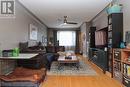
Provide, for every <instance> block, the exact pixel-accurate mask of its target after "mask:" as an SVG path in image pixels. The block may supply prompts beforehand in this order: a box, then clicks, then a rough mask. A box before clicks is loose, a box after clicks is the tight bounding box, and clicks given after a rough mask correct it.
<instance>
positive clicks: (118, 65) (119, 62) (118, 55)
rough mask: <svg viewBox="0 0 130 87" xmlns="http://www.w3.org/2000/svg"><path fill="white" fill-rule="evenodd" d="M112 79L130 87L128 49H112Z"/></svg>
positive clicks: (129, 55) (129, 56)
mask: <svg viewBox="0 0 130 87" xmlns="http://www.w3.org/2000/svg"><path fill="white" fill-rule="evenodd" d="M113 78H115V79H116V80H118V81H120V82H121V83H123V84H124V85H125V87H130V49H117V48H116V49H113Z"/></svg>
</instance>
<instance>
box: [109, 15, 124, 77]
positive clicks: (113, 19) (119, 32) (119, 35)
mask: <svg viewBox="0 0 130 87" xmlns="http://www.w3.org/2000/svg"><path fill="white" fill-rule="evenodd" d="M122 41H123V13H112V14H110V15H108V71H109V72H110V73H112V74H113V69H112V66H113V62H112V61H113V60H112V59H113V58H112V55H113V51H112V50H113V48H120V42H122ZM114 62H117V61H114ZM112 77H113V75H112Z"/></svg>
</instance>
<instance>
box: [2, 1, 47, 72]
mask: <svg viewBox="0 0 130 87" xmlns="http://www.w3.org/2000/svg"><path fill="white" fill-rule="evenodd" d="M30 24H34V25H35V26H37V27H38V40H37V41H41V39H42V36H43V35H44V36H45V37H47V27H46V26H45V25H42V24H40V23H39V22H38V21H37V20H36V19H35V18H34V17H33V16H32V15H31V14H30V13H29V12H27V11H26V10H25V8H23V7H22V6H21V5H20V4H19V3H18V2H16V16H15V18H0V49H4V50H5V49H11V48H14V47H18V43H19V42H25V41H29V45H30V46H32V45H35V44H36V42H37V41H31V40H29V25H30ZM14 67H15V61H6V60H5V61H1V60H0V74H5V73H8V72H10V71H11V70H13V69H14Z"/></svg>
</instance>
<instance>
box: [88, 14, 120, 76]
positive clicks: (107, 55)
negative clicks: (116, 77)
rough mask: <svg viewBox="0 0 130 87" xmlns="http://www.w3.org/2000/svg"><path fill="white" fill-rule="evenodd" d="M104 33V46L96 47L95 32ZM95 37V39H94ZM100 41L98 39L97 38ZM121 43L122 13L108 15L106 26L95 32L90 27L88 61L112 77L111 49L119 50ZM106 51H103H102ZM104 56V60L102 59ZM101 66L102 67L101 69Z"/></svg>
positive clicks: (94, 28)
mask: <svg viewBox="0 0 130 87" xmlns="http://www.w3.org/2000/svg"><path fill="white" fill-rule="evenodd" d="M100 31H105V32H106V34H107V36H106V38H105V39H106V42H107V43H106V44H105V45H101V46H100V45H96V39H97V37H96V34H95V32H100ZM95 37H96V38H95ZM99 40H100V38H99ZM122 41H123V13H112V14H110V15H108V26H107V27H106V28H102V29H99V30H97V29H96V26H95V27H90V30H89V42H90V44H89V45H90V49H89V60H91V61H92V62H94V63H95V64H96V65H98V66H99V67H100V68H101V69H103V71H108V72H110V74H111V76H112V77H113V63H112V61H113V59H112V55H113V51H112V50H113V48H120V43H121V42H122ZM105 48H106V49H107V50H105V51H104V49H105ZM103 56H104V58H103ZM102 66H103V67H102Z"/></svg>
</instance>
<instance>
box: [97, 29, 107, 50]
mask: <svg viewBox="0 0 130 87" xmlns="http://www.w3.org/2000/svg"><path fill="white" fill-rule="evenodd" d="M95 46H96V47H97V48H104V47H106V46H107V31H106V30H99V31H96V32H95Z"/></svg>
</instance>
